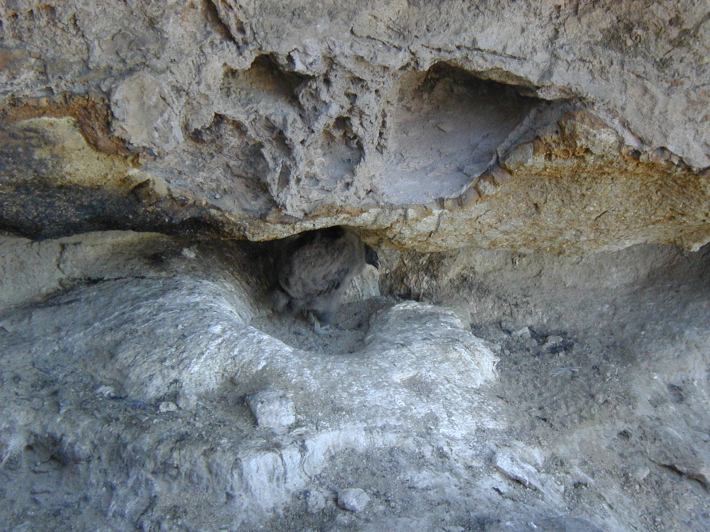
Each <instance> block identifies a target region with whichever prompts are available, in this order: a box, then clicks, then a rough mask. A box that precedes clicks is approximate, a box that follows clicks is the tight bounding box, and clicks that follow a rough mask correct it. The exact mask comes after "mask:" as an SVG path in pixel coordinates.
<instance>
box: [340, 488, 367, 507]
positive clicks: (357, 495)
mask: <svg viewBox="0 0 710 532" xmlns="http://www.w3.org/2000/svg"><path fill="white" fill-rule="evenodd" d="M369 502H370V496H369V495H368V494H367V493H366V492H365V491H364V490H362V489H360V488H346V489H343V490H340V491H338V506H340V507H341V508H342V509H343V510H348V511H350V512H362V511H363V510H364V509H365V508H366V507H367V505H368V503H369Z"/></svg>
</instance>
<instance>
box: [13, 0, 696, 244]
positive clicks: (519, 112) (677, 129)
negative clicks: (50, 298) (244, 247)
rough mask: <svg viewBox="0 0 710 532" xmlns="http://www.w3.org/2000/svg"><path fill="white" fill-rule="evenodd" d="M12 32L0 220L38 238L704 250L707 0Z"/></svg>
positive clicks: (16, 20)
mask: <svg viewBox="0 0 710 532" xmlns="http://www.w3.org/2000/svg"><path fill="white" fill-rule="evenodd" d="M0 22H1V26H0V27H1V28H2V29H1V30H0V31H1V32H2V33H1V35H2V43H1V45H0V64H3V65H4V68H3V70H2V73H0V145H1V146H2V148H0V161H2V167H3V172H2V175H0V198H1V199H2V201H1V202H0V224H1V226H2V227H3V228H5V229H8V230H11V231H13V232H17V233H21V234H23V235H25V236H43V237H48V236H59V235H66V234H71V233H74V232H77V231H86V230H97V229H115V228H124V229H126V228H127V229H139V230H160V231H172V232H179V233H182V234H195V233H197V234H204V233H207V234H212V235H215V234H217V235H222V236H225V235H226V236H236V237H240V238H243V237H246V238H249V239H256V240H264V239H271V238H275V237H281V236H286V235H288V234H293V233H295V232H298V231H302V230H305V229H311V228H313V227H321V226H329V225H335V224H346V225H352V226H356V227H361V228H363V229H367V230H368V231H369V232H370V236H371V238H372V239H374V240H378V239H379V240H383V241H389V242H392V243H395V244H396V245H397V246H399V247H407V248H416V249H419V250H444V249H451V248H454V247H462V246H467V245H475V246H478V247H485V248H507V249H518V250H535V249H547V250H555V251H567V252H575V251H580V250H582V251H588V250H604V249H607V250H608V249H619V248H623V247H627V246H629V245H632V244H635V243H642V242H674V243H677V244H680V245H682V246H684V247H686V248H691V249H697V248H699V247H700V246H701V245H702V244H704V243H705V242H707V241H708V239H710V221H709V220H708V211H709V210H710V207H709V205H710V199H709V198H710V177H709V176H708V172H707V170H706V168H707V167H708V166H709V165H710V158H709V157H710V156H709V155H708V145H709V142H710V140H709V139H710V137H709V136H708V135H709V130H708V128H707V126H706V122H707V107H708V103H710V98H709V95H708V91H707V87H706V86H705V83H704V80H707V79H708V77H709V76H710V73H709V72H708V68H709V67H708V64H707V61H705V57H706V56H707V50H708V46H710V41H709V39H710V37H709V34H708V30H707V6H706V4H705V2H702V1H701V0H692V1H686V2H683V3H682V4H679V3H677V2H662V3H658V2H649V3H647V4H644V5H643V6H639V3H638V2H632V1H623V2H615V3H613V5H603V6H602V5H595V4H586V3H574V2H573V3H554V2H546V3H539V2H523V3H520V2H515V3H512V2H507V1H503V0H501V1H496V2H490V3H487V4H486V5H485V6H483V5H478V4H471V3H469V2H462V1H458V0H447V1H446V2H443V3H442V2H437V3H432V4H429V3H426V2H424V3H418V2H401V1H399V0H393V1H390V2H386V3H385V4H377V5H374V4H371V3H369V2H365V1H359V2H354V3H352V2H351V3H350V4H348V5H347V6H345V5H341V3H339V2H329V3H326V4H325V5H323V4H321V3H319V4H313V3H311V2H306V1H300V0H291V1H289V2H285V3H284V2H272V1H268V2H242V1H238V0H220V1H201V2H196V1H190V2H184V3H174V4H170V7H169V8H168V7H166V6H164V5H163V3H160V2H157V3H156V2H148V1H146V2H135V3H131V4H129V5H124V4H118V3H101V4H96V3H95V2H83V1H80V0H73V1H71V2H57V3H42V4H38V3H35V2H31V1H21V2H13V3H10V4H5V5H3V6H2V7H0ZM97 205H101V207H100V208H98V207H97Z"/></svg>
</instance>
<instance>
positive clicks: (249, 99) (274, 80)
mask: <svg viewBox="0 0 710 532" xmlns="http://www.w3.org/2000/svg"><path fill="white" fill-rule="evenodd" d="M307 79H308V77H307V76H303V75H301V74H297V73H295V72H288V71H285V70H283V69H282V68H281V67H280V66H279V65H278V63H277V62H276V60H275V59H274V58H273V57H272V56H271V55H260V56H258V57H256V58H255V59H254V61H253V62H252V64H251V66H250V67H249V68H248V69H247V70H232V69H229V70H227V72H225V75H224V78H223V79H222V84H221V86H220V94H221V96H222V97H223V98H225V99H227V100H229V101H239V102H240V103H243V104H249V103H257V102H260V101H268V100H271V101H274V100H276V101H281V102H283V101H288V102H289V103H291V104H293V105H297V104H298V100H297V98H296V90H297V88H298V86H299V85H301V83H303V82H304V81H305V80H307Z"/></svg>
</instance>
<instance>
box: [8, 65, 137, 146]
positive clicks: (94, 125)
mask: <svg viewBox="0 0 710 532" xmlns="http://www.w3.org/2000/svg"><path fill="white" fill-rule="evenodd" d="M0 62H1V58H0ZM39 117H52V118H60V117H71V118H73V119H74V120H76V123H77V125H78V127H79V130H80V131H81V134H82V135H83V137H84V138H85V139H86V142H87V143H88V144H89V145H91V147H93V148H94V149H95V150H97V151H100V152H102V153H105V154H109V155H122V156H124V157H131V156H134V155H135V154H133V153H132V152H131V151H129V150H128V148H127V147H126V146H125V144H124V143H123V141H122V140H121V139H119V138H116V137H114V136H113V135H111V132H110V122H111V112H110V110H109V107H108V104H107V102H106V101H105V100H104V99H103V98H101V97H98V96H81V95H76V94H68V93H65V94H61V95H59V96H56V97H53V98H10V99H9V100H8V101H7V102H5V103H4V104H3V105H1V106H0V123H2V122H5V123H14V122H19V121H22V120H27V119H29V118H39Z"/></svg>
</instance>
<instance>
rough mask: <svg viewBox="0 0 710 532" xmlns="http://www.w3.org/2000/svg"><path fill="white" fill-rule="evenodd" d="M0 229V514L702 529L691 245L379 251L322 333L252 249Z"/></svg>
mask: <svg viewBox="0 0 710 532" xmlns="http://www.w3.org/2000/svg"><path fill="white" fill-rule="evenodd" d="M2 244H3V249H8V247H12V249H13V252H12V255H11V256H8V255H7V254H2V255H1V256H2V257H3V260H2V261H1V264H0V267H1V268H2V273H3V275H2V279H3V280H6V279H18V280H21V281H22V282H18V283H17V285H21V288H18V289H16V290H12V289H10V288H9V287H8V286H15V285H7V284H6V285H5V286H4V287H3V290H2V292H3V294H5V295H6V296H7V295H8V294H9V296H11V297H10V300H11V301H10V300H8V301H5V302H4V309H5V310H4V311H2V313H1V314H0V348H1V349H0V352H1V353H2V355H1V356H0V364H1V366H2V371H1V372H0V375H2V386H1V387H0V391H1V392H0V393H1V394H2V400H1V401H0V405H2V406H1V407H0V408H1V409H2V415H0V420H2V421H1V425H0V446H1V447H0V448H1V451H2V467H1V468H0V475H1V476H2V478H3V482H2V485H3V486H4V487H3V488H2V489H3V492H2V498H3V501H4V503H3V505H2V508H1V509H0V512H1V514H0V518H1V519H2V521H3V522H4V523H6V525H7V526H8V527H9V528H11V529H14V528H23V527H24V528H27V527H29V528H37V527H40V528H43V527H60V528H64V527H72V528H75V529H76V528H79V529H94V528H96V527H97V526H98V527H113V528H126V527H128V528H131V527H138V528H159V527H162V528H170V529H176V528H185V529H194V528H200V529H218V528H223V527H227V528H238V529H243V530H255V529H263V528H266V529H309V528H310V529H333V530H336V529H337V530H343V529H346V530H403V529H411V528H415V529H427V530H429V529H446V530H459V529H463V530H533V529H536V528H540V527H542V528H543V529H554V530H558V529H559V530H610V529H613V530H636V529H644V530H703V529H706V528H707V526H708V524H710V521H709V519H710V516H709V515H708V514H707V505H706V501H707V489H708V464H709V462H708V456H710V454H709V451H710V449H709V448H708V441H707V438H706V437H705V434H706V429H707V426H708V423H709V422H710V418H709V417H708V412H707V409H706V408H705V406H706V405H707V402H708V399H710V388H709V383H708V380H707V378H706V377H707V375H706V374H707V369H708V367H710V359H709V358H708V355H709V353H710V327H709V326H708V320H707V316H708V315H710V303H709V302H710V297H709V296H710V293H709V287H710V282H709V281H710V279H708V272H709V271H710V268H709V267H708V266H710V262H709V260H710V255H708V250H707V248H704V249H703V250H701V251H700V252H697V253H687V252H683V251H679V250H678V249H675V248H670V247H654V246H641V247H638V246H637V247H634V248H630V249H628V250H625V251H621V252H609V253H606V254H601V255H595V256H592V257H587V258H582V259H579V258H570V257H553V256H549V255H546V254H531V255H519V254H513V253H510V252H500V251H499V252H482V251H480V250H479V251H475V250H468V251H467V252H465V253H461V252H459V253H456V254H453V253H451V254H449V255H444V254H442V255H441V256H434V255H429V256H427V262H419V263H418V266H416V265H415V264H413V262H412V261H414V260H415V257H413V256H411V255H408V254H407V253H411V252H407V253H400V252H394V251H392V252H390V253H382V254H381V259H382V266H381V270H380V272H379V287H380V290H381V292H376V291H375V289H374V288H373V287H372V281H371V276H372V275H373V273H374V272H373V271H369V270H368V271H366V272H365V273H364V274H363V276H362V277H361V278H358V279H357V280H356V281H354V285H353V286H352V287H351V289H350V291H349V297H348V300H347V302H346V303H345V304H344V305H343V306H342V307H341V310H340V313H339V315H338V317H337V320H336V325H335V327H333V328H332V329H330V330H329V332H328V334H326V335H318V334H315V333H314V331H313V328H312V325H311V324H310V323H309V322H308V321H307V320H305V319H304V318H302V317H299V316H277V315H273V314H272V313H270V311H269V310H268V305H266V303H265V302H266V300H267V298H268V290H267V286H266V285H265V282H264V280H263V278H262V277H261V273H262V272H263V262H262V260H263V256H262V254H260V251H259V248H258V246H256V247H255V246H254V245H249V246H247V245H241V244H237V243H232V244H229V243H225V242H213V243H207V242H202V243H199V242H197V243H196V242H190V241H185V240H179V239H174V238H171V237H165V236H161V235H157V234H147V233H144V234H138V233H120V232H113V233H93V234H85V235H76V236H74V237H70V238H65V239H60V240H49V241H44V242H31V241H28V240H25V239H21V238H17V237H5V238H4V239H3V242H2ZM417 260H421V257H419V258H418V259H417ZM463 266H465V267H463ZM415 270H416V271H418V272H419V274H418V275H416V276H415V275H413V274H412V272H414V271H415ZM405 272H407V273H409V274H410V275H409V276H407V275H405ZM467 276H472V277H474V278H475V280H473V279H472V278H468V277H467ZM368 286H369V288H368ZM552 287H554V288H552ZM379 293H382V294H387V295H378V294H379ZM363 294H365V295H364V296H363ZM453 294H455V296H454V295H453ZM363 297H364V298H363ZM442 299H445V300H446V301H447V302H448V303H447V304H446V305H444V306H442V305H441V303H442ZM416 300H419V301H416ZM432 303H436V304H432ZM519 331H524V333H520V334H519ZM259 400H261V403H259ZM266 403H268V404H266ZM264 404H266V406H267V407H268V408H267V409H266V411H265V412H266V413H265V414H264V417H263V419H264V420H265V422H264V423H261V422H260V419H262V417H261V416H262V414H260V413H259V408H260V407H261V406H264ZM260 405H261V406H260ZM291 416H293V417H291ZM274 420H275V421H274ZM275 428H276V429H277V430H274V429H275ZM10 487H12V488H10ZM348 490H362V491H361V492H360V491H356V492H354V491H353V492H351V491H348ZM353 493H354V494H355V495H353V497H350V495H352V494H353ZM344 494H345V495H347V496H345V495H344ZM363 494H364V496H363ZM366 498H367V499H366ZM350 499H352V501H350ZM365 500H367V502H366V503H364V502H363V501H365ZM348 501H350V502H348ZM350 503H352V504H350Z"/></svg>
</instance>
